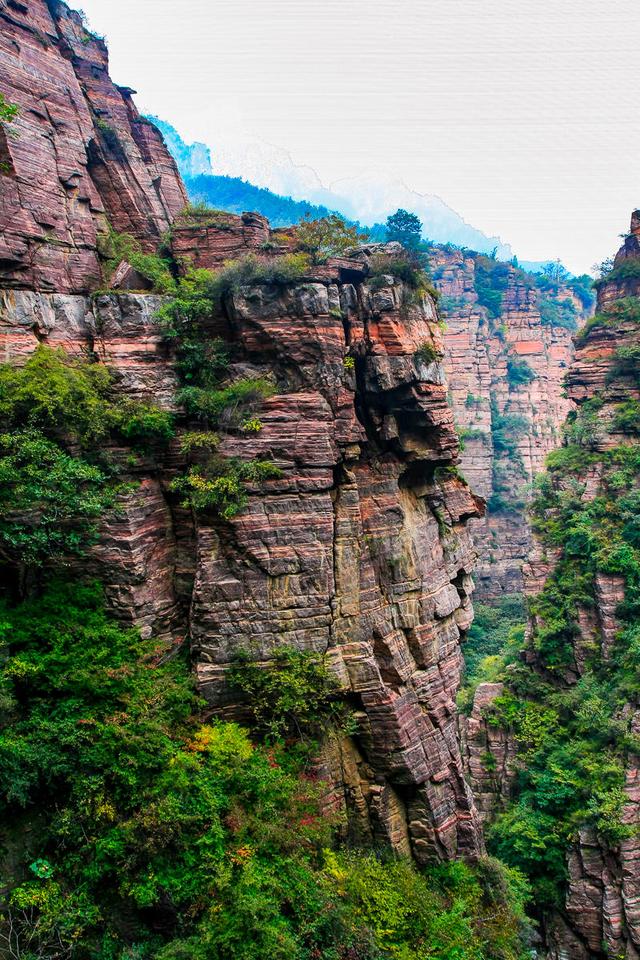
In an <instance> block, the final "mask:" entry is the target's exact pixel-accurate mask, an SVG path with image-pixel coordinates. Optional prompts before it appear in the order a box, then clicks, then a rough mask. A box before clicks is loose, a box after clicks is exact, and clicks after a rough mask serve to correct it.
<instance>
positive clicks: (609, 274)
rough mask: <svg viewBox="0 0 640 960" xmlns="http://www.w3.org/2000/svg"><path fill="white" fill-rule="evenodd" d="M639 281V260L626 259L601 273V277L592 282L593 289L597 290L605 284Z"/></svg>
mask: <svg viewBox="0 0 640 960" xmlns="http://www.w3.org/2000/svg"><path fill="white" fill-rule="evenodd" d="M634 280H640V260H638V259H636V258H628V259H626V260H623V261H622V262H621V263H619V264H618V266H617V267H612V268H611V270H608V271H606V272H604V273H603V275H602V276H601V277H600V278H599V279H598V280H596V281H595V282H594V284H593V285H594V287H595V288H596V289H599V288H600V287H602V286H603V285H604V284H607V283H623V284H624V283H625V282H626V281H634Z"/></svg>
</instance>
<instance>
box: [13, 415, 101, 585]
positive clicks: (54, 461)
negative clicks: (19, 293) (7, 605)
mask: <svg viewBox="0 0 640 960" xmlns="http://www.w3.org/2000/svg"><path fill="white" fill-rule="evenodd" d="M114 495H115V490H114V488H113V486H112V484H110V483H109V477H108V475H107V474H106V473H105V471H104V470H103V469H100V468H99V467H98V466H95V465H93V464H91V463H88V462H87V461H86V460H84V459H82V458H81V457H73V456H70V455H69V454H68V453H66V452H65V451H64V450H63V449H62V448H61V446H60V445H59V444H57V443H55V442H53V441H52V440H49V439H47V437H45V435H44V434H43V433H42V432H41V431H39V430H36V429H34V428H31V429H26V430H17V431H15V432H12V433H0V555H1V556H3V557H4V558H5V560H11V561H14V562H17V563H19V564H20V565H22V566H40V565H41V564H43V563H45V562H51V561H52V560H58V561H59V560H61V559H62V557H63V556H65V555H67V554H82V553H83V552H84V551H85V549H86V547H87V546H88V545H89V544H91V543H92V542H94V541H95V539H96V529H97V521H98V520H99V518H100V516H101V515H102V514H103V513H104V512H105V511H106V510H107V509H108V508H109V507H111V506H112V505H113V503H114Z"/></svg>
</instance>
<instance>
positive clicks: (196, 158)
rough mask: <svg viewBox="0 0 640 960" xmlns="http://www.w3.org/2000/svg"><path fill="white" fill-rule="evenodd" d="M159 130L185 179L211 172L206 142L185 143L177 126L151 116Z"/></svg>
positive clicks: (209, 155)
mask: <svg viewBox="0 0 640 960" xmlns="http://www.w3.org/2000/svg"><path fill="white" fill-rule="evenodd" d="M148 119H149V120H151V121H152V122H153V123H154V124H155V125H156V127H157V128H158V130H160V132H161V133H162V136H163V137H164V139H165V143H166V144H167V146H168V147H169V152H170V153H171V156H172V157H173V159H174V160H175V161H176V163H177V164H178V170H179V171H180V173H181V175H182V179H183V180H187V179H189V178H190V177H197V176H199V175H200V174H203V173H211V172H212V171H211V151H210V150H209V147H208V146H207V145H206V144H205V143H189V144H187V143H185V142H184V140H183V139H182V137H181V136H180V134H179V133H178V131H177V130H176V128H175V127H172V126H171V124H170V123H166V122H165V121H164V120H161V119H160V117H154V116H149V117H148Z"/></svg>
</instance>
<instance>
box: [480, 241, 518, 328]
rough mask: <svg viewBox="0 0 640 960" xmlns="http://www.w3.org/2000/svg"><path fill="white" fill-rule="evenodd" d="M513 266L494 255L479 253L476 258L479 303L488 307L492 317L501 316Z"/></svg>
mask: <svg viewBox="0 0 640 960" xmlns="http://www.w3.org/2000/svg"><path fill="white" fill-rule="evenodd" d="M512 272H513V268H512V267H511V265H510V264H508V263H502V262H500V261H498V260H495V259H494V258H493V257H487V256H483V255H481V254H480V255H478V256H476V258H475V288H476V293H477V295H478V303H480V304H481V305H482V306H483V307H485V308H486V310H487V312H488V313H489V316H490V317H493V318H494V319H495V318H497V317H499V316H500V312H501V310H502V295H503V293H504V291H505V290H506V288H507V286H508V285H509V277H510V276H511V274H512Z"/></svg>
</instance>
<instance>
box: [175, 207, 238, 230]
mask: <svg viewBox="0 0 640 960" xmlns="http://www.w3.org/2000/svg"><path fill="white" fill-rule="evenodd" d="M176 223H178V224H181V225H185V226H197V227H216V228H217V229H218V230H225V229H231V225H232V220H231V217H230V216H229V213H228V212H227V211H226V210H221V209H219V208H217V207H210V206H209V204H208V203H206V202H205V201H204V200H199V201H196V202H195V203H188V204H187V205H186V207H185V208H184V209H183V210H181V211H180V213H179V214H178V216H177V217H176Z"/></svg>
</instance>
